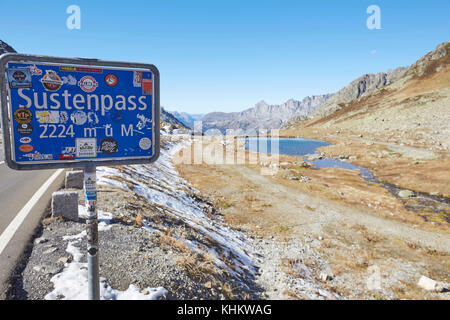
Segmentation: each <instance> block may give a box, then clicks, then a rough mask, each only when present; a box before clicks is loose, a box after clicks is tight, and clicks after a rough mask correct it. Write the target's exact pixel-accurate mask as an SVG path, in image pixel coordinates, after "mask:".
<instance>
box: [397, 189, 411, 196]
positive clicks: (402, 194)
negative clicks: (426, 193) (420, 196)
mask: <svg viewBox="0 0 450 320" xmlns="http://www.w3.org/2000/svg"><path fill="white" fill-rule="evenodd" d="M398 196H399V197H400V198H411V197H414V192H412V191H411V190H400V192H399V193H398Z"/></svg>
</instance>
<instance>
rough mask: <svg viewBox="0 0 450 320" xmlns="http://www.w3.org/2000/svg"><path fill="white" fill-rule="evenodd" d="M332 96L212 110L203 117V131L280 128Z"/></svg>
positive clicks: (254, 130)
mask: <svg viewBox="0 0 450 320" xmlns="http://www.w3.org/2000/svg"><path fill="white" fill-rule="evenodd" d="M331 96H332V95H331V94H325V95H319V96H311V97H306V98H304V99H303V100H302V101H298V100H294V99H290V100H288V101H286V102H285V103H283V104H280V105H270V104H267V103H266V102H265V101H260V102H258V103H257V104H256V105H255V106H254V107H253V108H249V109H246V110H244V111H241V112H230V113H226V112H211V113H208V114H206V115H205V116H204V117H203V118H201V120H202V122H203V123H202V125H203V131H204V132H205V131H207V130H210V129H218V130H220V131H221V132H222V133H226V129H235V130H236V129H241V130H242V132H243V133H251V132H256V131H258V130H259V129H268V130H270V129H278V128H280V127H281V126H282V125H283V123H285V122H286V121H288V120H289V119H291V118H292V117H294V116H306V115H307V114H309V113H310V112H312V111H313V110H315V109H316V108H318V107H319V106H321V105H322V104H323V103H324V102H325V101H327V100H328V99H329V98H330V97H331Z"/></svg>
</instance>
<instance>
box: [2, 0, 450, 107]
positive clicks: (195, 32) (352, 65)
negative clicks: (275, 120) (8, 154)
mask: <svg viewBox="0 0 450 320" xmlns="http://www.w3.org/2000/svg"><path fill="white" fill-rule="evenodd" d="M18 3H19V2H18V1H1V2H0V39H2V40H4V41H6V42H7V43H9V44H10V45H11V46H13V47H14V48H15V49H16V50H17V51H18V52H22V53H30V54H42V55H53V56H66V57H89V58H99V59H106V60H120V61H132V62H147V63H153V64H154V65H156V66H157V67H158V69H159V70H160V73H161V104H162V105H163V106H165V107H166V108H168V109H169V110H175V109H176V110H178V111H185V112H191V113H207V112H211V111H227V112H228V111H240V110H244V109H246V108H249V107H252V106H253V105H254V104H255V103H256V102H258V101H260V100H265V101H266V102H267V103H271V104H279V103H283V102H285V101H286V100H288V99H290V98H294V99H298V100H300V99H302V98H304V97H305V96H308V95H318V94H324V93H331V92H335V91H337V90H339V89H340V88H342V87H343V86H345V85H346V84H348V83H349V82H350V81H352V80H353V79H355V78H357V77H359V76H360V75H362V74H364V73H376V72H380V71H386V70H387V69H390V68H391V69H392V68H396V67H398V66H403V65H410V64H412V63H414V62H415V61H416V60H417V59H418V58H420V57H421V56H423V55H424V54H426V53H427V52H429V51H431V50H433V49H434V48H435V47H436V46H437V45H438V44H439V43H442V42H444V41H449V40H450V39H449V38H450V37H449V35H450V19H449V18H448V13H449V12H450V1H448V0H434V1H405V0H395V1H394V0H388V1H379V0H371V1H366V0H345V1H336V0H334V1H320V0H317V1H300V0H297V1H283V0H280V1H265V0H258V1H253V0H240V1H235V0H227V1H225V0H220V1H219V0H209V1H196V0H192V1H170V0H167V1H152V0H147V1H103V0H90V1H84V0H83V1H76V0H71V1H62V0H58V1H50V0H39V1H20V5H18ZM71 4H76V5H78V6H79V7H80V9H81V29H80V30H69V29H67V27H66V20H67V18H68V17H69V14H67V13H66V8H67V7H68V6H69V5H71ZM372 4H375V5H378V6H379V7H380V9H381V27H382V28H381V29H380V30H369V29H368V28H367V27H366V20H367V18H368V17H369V16H370V15H369V14H367V13H366V9H367V7H368V6H369V5H372Z"/></svg>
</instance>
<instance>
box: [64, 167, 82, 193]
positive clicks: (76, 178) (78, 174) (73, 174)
mask: <svg viewBox="0 0 450 320" xmlns="http://www.w3.org/2000/svg"><path fill="white" fill-rule="evenodd" d="M83 180H84V172H83V170H76V171H67V172H66V189H71V188H73V189H83Z"/></svg>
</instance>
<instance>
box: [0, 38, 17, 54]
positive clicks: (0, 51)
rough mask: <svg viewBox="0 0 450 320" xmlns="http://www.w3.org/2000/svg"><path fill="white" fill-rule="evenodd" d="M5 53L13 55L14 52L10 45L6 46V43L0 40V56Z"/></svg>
mask: <svg viewBox="0 0 450 320" xmlns="http://www.w3.org/2000/svg"><path fill="white" fill-rule="evenodd" d="M7 52H13V53H15V52H16V50H14V49H13V48H12V47H11V46H10V45H8V44H7V43H6V42H4V41H2V40H0V54H3V53H7Z"/></svg>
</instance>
